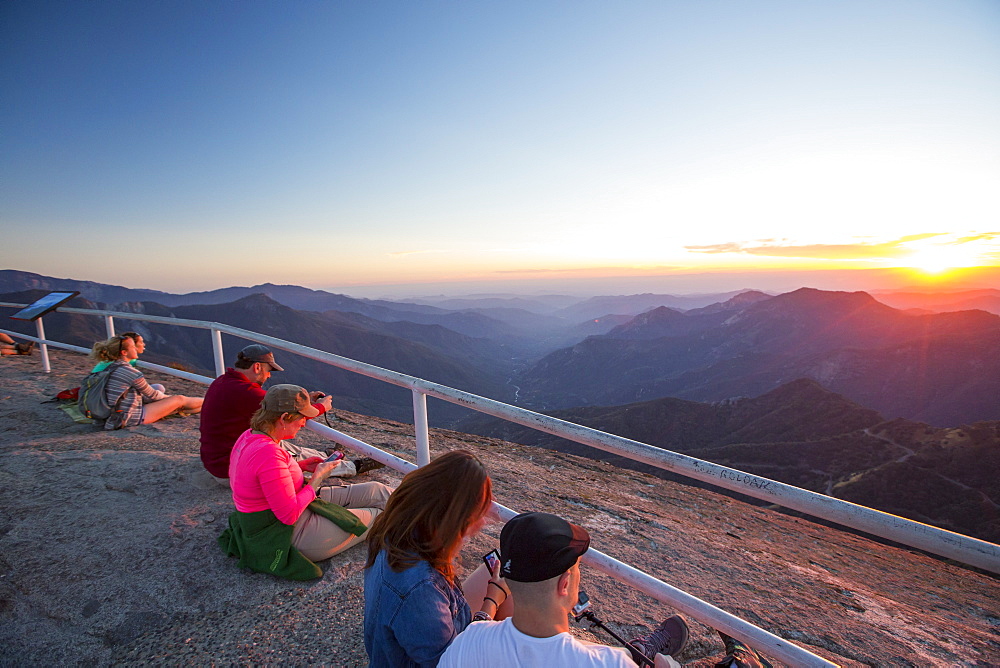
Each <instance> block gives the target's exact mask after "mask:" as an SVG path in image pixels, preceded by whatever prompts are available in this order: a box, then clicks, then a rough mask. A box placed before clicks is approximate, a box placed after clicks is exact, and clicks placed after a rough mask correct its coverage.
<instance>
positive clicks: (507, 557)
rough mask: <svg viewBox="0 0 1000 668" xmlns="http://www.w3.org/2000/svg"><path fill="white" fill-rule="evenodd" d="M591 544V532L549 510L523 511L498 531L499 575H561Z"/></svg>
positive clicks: (526, 578) (533, 578) (530, 578)
mask: <svg viewBox="0 0 1000 668" xmlns="http://www.w3.org/2000/svg"><path fill="white" fill-rule="evenodd" d="M589 547H590V534H588V533H587V531H586V530H585V529H584V528H583V527H579V526H577V525H575V524H570V523H569V522H567V521H566V520H564V519H563V518H561V517H557V516H555V515H550V514H549V513H523V514H521V515H518V516H517V517H515V518H514V519H512V520H511V521H509V522H507V524H505V525H504V527H503V530H502V531H501V532H500V574H501V575H502V576H503V577H505V578H507V579H510V580H514V581H515V582H541V581H542V580H548V579H549V578H554V577H556V576H557V575H562V574H563V573H565V572H566V571H568V570H569V569H570V568H572V567H573V564H575V563H576V561H577V559H579V558H580V557H581V556H583V553H584V552H586V551H587V549H588V548H589Z"/></svg>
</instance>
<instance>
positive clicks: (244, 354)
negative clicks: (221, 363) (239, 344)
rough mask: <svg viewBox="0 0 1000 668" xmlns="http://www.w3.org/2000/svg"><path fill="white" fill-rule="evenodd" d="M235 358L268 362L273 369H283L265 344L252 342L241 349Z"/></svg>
mask: <svg viewBox="0 0 1000 668" xmlns="http://www.w3.org/2000/svg"><path fill="white" fill-rule="evenodd" d="M236 359H238V360H247V361H248V362H263V363H264V364H269V365H270V366H271V368H272V369H274V370H275V371H284V369H282V368H281V367H280V366H278V364H277V363H276V362H275V361H274V353H272V352H271V351H270V349H269V348H268V347H267V346H262V345H260V344H259V343H254V344H252V345H249V346H247V347H246V348H244V349H243V350H241V351H240V352H239V354H238V355H237V356H236Z"/></svg>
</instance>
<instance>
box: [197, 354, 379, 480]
mask: <svg viewBox="0 0 1000 668" xmlns="http://www.w3.org/2000/svg"><path fill="white" fill-rule="evenodd" d="M271 371H284V369H282V368H281V367H280V366H278V364H277V363H276V362H275V361H274V354H273V353H272V352H271V351H270V350H268V349H267V347H265V346H262V345H260V344H257V343H255V344H252V345H249V346H247V347H246V348H244V349H243V350H241V351H240V352H239V354H238V355H237V357H236V362H235V363H234V364H233V366H232V367H229V368H227V369H226V372H225V373H224V374H222V375H221V376H219V377H218V378H216V379H215V380H214V381H212V384H211V385H209V386H208V391H207V392H206V393H205V400H204V403H203V404H202V408H201V426H200V429H201V461H202V464H204V465H205V469H206V470H207V471H208V472H209V473H211V474H212V475H213V476H214V477H215V479H216V480H218V481H219V483H221V484H224V485H226V486H227V487H228V486H229V453H230V452H232V449H233V445H235V444H236V439H238V438H239V437H240V434H242V433H243V432H245V431H246V430H247V429H249V428H250V418H251V417H252V416H253V414H254V413H255V412H256V411H257V409H258V408H260V402H261V400H262V399H263V398H264V395H265V394H266V392H265V391H264V388H263V387H262V386H263V384H264V383H265V382H267V379H268V378H270V377H271ZM309 398H310V400H312V401H313V402H314V403H313V406H314V407H315V408H316V409H317V410H318V411H319V412H320V414H321V415H322V414H323V413H325V412H326V411H328V410H330V407H331V403H332V402H331V400H330V397H327V396H323V393H322V392H311V393H310V396H309ZM281 447H282V448H284V449H285V450H286V451H288V453H289V454H291V455H292V456H293V457H294V458H295V459H296V460H298V461H299V462H300V463H302V464H305V465H306V468H307V469H308V470H312V468H311V466H310V464H311V465H312V466H315V464H314V463H313V462H310V461H308V460H310V459H315V458H318V459H317V461H320V460H322V459H325V458H326V454H325V453H323V452H320V451H318V450H312V449H310V448H302V447H299V446H297V445H295V444H293V443H289V442H286V441H282V442H281ZM381 466H382V465H381V464H380V463H379V462H376V461H375V460H374V459H368V458H362V459H358V460H355V461H348V460H341V462H340V463H339V465H338V466H337V468H336V469H334V471H333V473H331V474H330V475H331V476H336V477H342V478H344V477H350V476H353V475H357V474H359V473H364V472H366V471H371V470H372V469H375V468H381Z"/></svg>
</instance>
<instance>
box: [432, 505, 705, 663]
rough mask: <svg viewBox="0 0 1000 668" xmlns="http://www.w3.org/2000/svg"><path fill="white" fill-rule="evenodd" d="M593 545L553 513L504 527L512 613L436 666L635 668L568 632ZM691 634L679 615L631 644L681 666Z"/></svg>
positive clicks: (479, 629)
mask: <svg viewBox="0 0 1000 668" xmlns="http://www.w3.org/2000/svg"><path fill="white" fill-rule="evenodd" d="M589 547H590V536H589V535H588V534H587V532H586V530H585V529H583V528H582V527H578V526H576V525H575V524H570V523H569V522H567V521H566V520H564V519H562V518H560V517H556V516H555V515H550V514H548V513H524V514H521V515H518V516H517V517H515V518H514V519H512V520H510V521H509V522H507V524H506V525H505V526H504V528H503V530H502V531H501V532H500V574H501V575H502V576H503V578H504V581H505V582H506V583H507V584H508V585H509V586H510V595H511V598H512V600H513V602H514V605H513V607H514V611H513V615H512V616H511V617H510V618H508V619H506V620H504V621H502V622H497V621H490V620H484V621H476V622H473V623H472V624H471V625H469V627H468V628H467V629H465V630H464V631H462V633H460V634H459V635H458V637H457V638H455V640H454V641H453V642H452V643H451V645H449V646H448V649H447V650H445V653H444V655H442V657H441V661H440V662H439V663H438V665H439V666H441V667H442V668H452V667H455V666H484V667H487V668H488V667H491V666H495V667H497V668H501V667H503V668H506V666H517V665H522V666H546V668H561V667H563V666H565V667H567V668H569V667H571V666H573V667H575V666H620V667H621V668H634V667H635V665H636V663H639V661H638V660H635V661H634V660H633V657H631V656H629V652H628V651H626V650H624V649H621V648H617V647H607V646H606V645H595V644H590V643H583V642H581V641H579V640H577V639H576V638H574V637H573V636H572V635H570V633H569V614H570V612H571V611H572V609H573V606H574V605H575V604H576V602H577V597H578V596H579V593H580V557H582V556H583V554H584V552H586V551H587V550H588V549H589ZM687 637H688V628H687V624H686V623H685V622H684V619H683V618H681V617H679V616H677V615H674V616H672V617H668V618H667V619H666V621H664V622H663V624H661V626H660V628H659V629H657V630H656V631H654V632H653V633H651V634H649V635H648V636H643V637H640V638H635V639H634V640H632V641H631V644H633V645H635V646H636V647H637V648H638V649H639V650H640V651H642V653H643V654H645V655H646V656H648V657H649V658H651V659H653V658H655V659H656V666H661V665H662V666H678V665H679V664H677V663H676V662H675V661H674V660H673V658H671V657H670V655H673V654H678V653H679V652H680V651H681V650H683V649H684V645H685V644H686V643H687ZM657 654H661V655H664V656H662V657H657V656H656V655H657ZM640 665H641V664H640ZM647 665H648V664H647Z"/></svg>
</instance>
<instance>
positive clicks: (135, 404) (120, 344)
mask: <svg viewBox="0 0 1000 668" xmlns="http://www.w3.org/2000/svg"><path fill="white" fill-rule="evenodd" d="M90 356H91V357H92V358H93V359H95V360H97V361H99V362H105V361H106V362H110V365H109V367H110V368H111V372H110V374H111V375H110V377H109V378H108V384H107V385H106V386H105V388H104V393H105V399H106V400H107V402H108V405H109V406H111V408H112V410H111V415H110V416H109V417H108V419H107V420H105V422H104V428H105V429H121V428H123V427H135V426H137V425H140V424H151V423H153V422H156V421H157V420H161V419H163V418H165V417H166V416H168V415H171V414H173V413H179V412H181V411H184V412H188V413H197V412H198V411H200V410H201V397H186V396H184V395H182V394H165V393H164V392H162V391H160V390H154V389H153V388H152V387H150V385H149V383H148V382H146V377H145V376H144V375H143V373H142V371H139V369H136V368H135V367H133V366H132V365H131V362H132V360H134V359H136V357H138V352H136V348H135V340H133V339H132V338H130V337H128V336H112V337H111V338H110V339H108V340H107V341H98V342H97V343H95V344H94V348H93V350H92V351H91V353H90Z"/></svg>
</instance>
